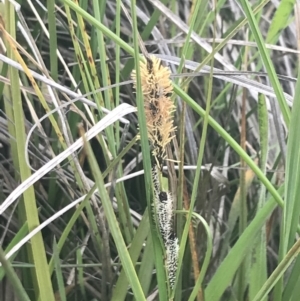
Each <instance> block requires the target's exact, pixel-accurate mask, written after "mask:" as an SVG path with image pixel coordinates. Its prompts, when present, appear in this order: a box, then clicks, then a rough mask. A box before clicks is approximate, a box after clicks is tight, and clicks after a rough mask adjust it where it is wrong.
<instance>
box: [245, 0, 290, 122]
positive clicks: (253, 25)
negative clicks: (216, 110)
mask: <svg viewBox="0 0 300 301" xmlns="http://www.w3.org/2000/svg"><path fill="white" fill-rule="evenodd" d="M240 3H241V5H242V8H243V12H244V14H245V15H246V17H247V19H248V22H249V26H250V29H251V31H252V34H253V36H254V38H255V41H256V43H257V46H258V49H259V53H260V55H261V58H262V60H263V63H264V66H265V68H266V70H267V73H268V75H269V79H270V82H271V84H272V86H273V89H274V92H275V94H276V96H277V100H278V102H279V106H280V109H281V113H282V115H283V119H284V121H285V124H286V126H287V127H289V125H290V118H291V117H290V115H291V112H290V109H289V107H288V105H287V103H286V100H285V97H284V95H283V91H282V87H281V85H280V82H279V80H278V77H277V74H276V72H275V68H274V65H273V63H272V61H271V58H270V55H269V52H268V51H267V48H266V46H265V43H264V40H263V37H262V34H261V31H260V29H259V27H258V24H257V21H256V19H255V16H254V14H253V11H252V9H251V7H250V4H249V1H248V0H240Z"/></svg>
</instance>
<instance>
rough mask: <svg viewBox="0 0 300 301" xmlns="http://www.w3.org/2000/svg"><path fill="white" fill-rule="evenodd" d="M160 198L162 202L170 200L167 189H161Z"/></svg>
mask: <svg viewBox="0 0 300 301" xmlns="http://www.w3.org/2000/svg"><path fill="white" fill-rule="evenodd" d="M159 200H160V201H161V202H166V201H167V200H168V195H167V193H166V192H165V191H161V192H160V193H159Z"/></svg>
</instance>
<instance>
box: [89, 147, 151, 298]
mask: <svg viewBox="0 0 300 301" xmlns="http://www.w3.org/2000/svg"><path fill="white" fill-rule="evenodd" d="M85 148H86V151H87V155H88V161H89V165H90V168H91V170H92V174H93V175H94V178H95V181H96V184H97V186H98V190H99V194H100V197H101V200H102V205H103V209H104V212H105V216H106V219H107V222H108V225H109V229H110V232H111V235H112V237H113V239H114V242H115V245H116V248H117V250H118V254H119V256H120V259H121V262H122V267H123V269H124V270H125V273H126V275H127V279H128V281H129V284H130V286H131V288H132V291H133V294H134V296H135V298H136V299H137V300H141V301H142V300H146V299H145V296H144V293H143V290H142V288H141V285H140V282H139V280H138V277H137V274H136V271H135V269H134V266H133V263H132V260H131V258H130V255H129V253H128V250H127V247H126V245H125V242H124V239H123V236H122V233H121V230H120V228H119V223H118V220H117V218H116V215H115V213H114V209H113V207H112V204H111V201H110V198H109V195H108V192H107V190H106V188H105V186H104V180H103V175H102V173H101V172H100V170H99V167H98V164H97V161H96V158H95V155H94V154H93V150H92V148H91V147H90V145H89V144H88V143H87V142H85Z"/></svg>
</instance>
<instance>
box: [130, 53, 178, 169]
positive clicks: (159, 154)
mask: <svg viewBox="0 0 300 301" xmlns="http://www.w3.org/2000/svg"><path fill="white" fill-rule="evenodd" d="M140 71H141V84H142V93H143V95H144V108H145V114H146V121H147V129H148V137H149V140H150V142H151V144H152V155H153V156H154V157H155V159H156V160H157V163H158V165H159V167H160V169H161V168H162V163H163V160H164V159H165V157H166V155H165V154H166V150H165V148H166V146H167V144H168V143H169V142H170V141H171V139H172V138H173V137H171V132H172V131H173V130H174V129H175V127H174V126H173V116H172V115H173V114H172V113H173V111H174V110H175V106H174V104H173V102H172V100H171V98H170V96H171V94H172V91H173V87H172V82H171V80H170V70H169V68H167V67H164V66H163V65H162V64H161V60H160V59H158V58H156V57H155V56H150V57H149V58H147V59H146V62H141V63H140ZM131 78H132V79H133V82H134V87H135V88H136V72H135V70H133V72H132V73H131Z"/></svg>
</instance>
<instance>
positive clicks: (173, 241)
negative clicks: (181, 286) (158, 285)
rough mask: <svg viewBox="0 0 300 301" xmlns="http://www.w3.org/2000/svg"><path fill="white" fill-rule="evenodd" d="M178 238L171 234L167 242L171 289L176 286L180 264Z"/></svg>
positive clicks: (167, 261)
mask: <svg viewBox="0 0 300 301" xmlns="http://www.w3.org/2000/svg"><path fill="white" fill-rule="evenodd" d="M178 252H179V245H178V238H177V237H176V236H175V235H171V236H170V237H169V239H168V241H167V243H166V266H167V271H168V278H169V283H170V287H171V289H173V288H174V285H175V280H176V272H177V266H178Z"/></svg>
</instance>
